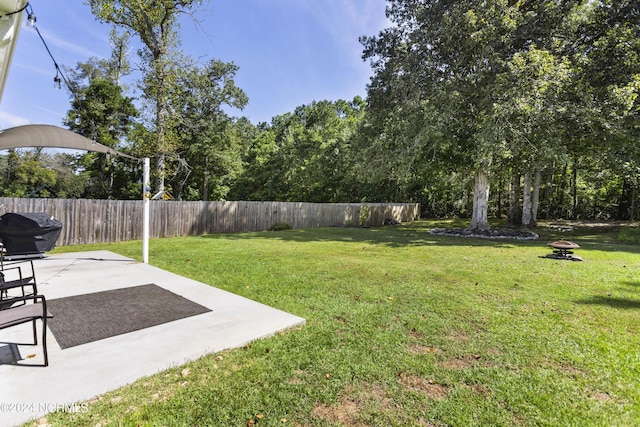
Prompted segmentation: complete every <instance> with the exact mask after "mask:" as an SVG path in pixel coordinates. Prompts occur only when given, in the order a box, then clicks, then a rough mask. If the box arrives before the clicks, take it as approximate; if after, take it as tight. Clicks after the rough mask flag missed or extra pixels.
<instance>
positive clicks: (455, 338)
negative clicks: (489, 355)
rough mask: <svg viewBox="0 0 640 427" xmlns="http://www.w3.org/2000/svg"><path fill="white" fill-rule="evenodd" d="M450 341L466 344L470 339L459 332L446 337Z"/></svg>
mask: <svg viewBox="0 0 640 427" xmlns="http://www.w3.org/2000/svg"><path fill="white" fill-rule="evenodd" d="M448 338H449V339H450V340H451V341H455V342H466V341H469V340H470V339H471V338H469V336H468V335H465V334H463V333H461V332H452V333H451V335H449V337H448Z"/></svg>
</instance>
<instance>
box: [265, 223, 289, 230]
mask: <svg viewBox="0 0 640 427" xmlns="http://www.w3.org/2000/svg"><path fill="white" fill-rule="evenodd" d="M292 228H293V227H292V226H291V224H289V223H288V222H276V223H275V224H273V225H272V226H271V227H270V228H269V231H280V230H291V229H292Z"/></svg>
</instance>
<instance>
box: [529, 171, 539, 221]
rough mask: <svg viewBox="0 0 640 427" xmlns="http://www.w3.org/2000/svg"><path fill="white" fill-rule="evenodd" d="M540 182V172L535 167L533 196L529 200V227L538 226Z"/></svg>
mask: <svg viewBox="0 0 640 427" xmlns="http://www.w3.org/2000/svg"><path fill="white" fill-rule="evenodd" d="M541 180H542V170H541V169H540V166H536V174H535V178H534V179H533V195H532V198H533V199H532V200H531V225H532V226H534V227H535V226H536V225H537V224H538V206H539V205H540V181H541Z"/></svg>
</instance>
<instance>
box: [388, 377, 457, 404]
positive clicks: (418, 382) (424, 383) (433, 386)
mask: <svg viewBox="0 0 640 427" xmlns="http://www.w3.org/2000/svg"><path fill="white" fill-rule="evenodd" d="M398 377H399V378H400V383H401V384H402V386H403V387H405V388H408V389H410V390H414V391H418V392H420V393H423V394H424V395H425V396H427V397H428V398H430V399H433V400H444V399H446V398H447V394H448V393H449V387H447V386H445V385H442V384H438V383H436V382H435V381H433V380H430V379H425V378H422V377H419V376H417V375H412V374H408V373H406V372H401V373H400V374H398Z"/></svg>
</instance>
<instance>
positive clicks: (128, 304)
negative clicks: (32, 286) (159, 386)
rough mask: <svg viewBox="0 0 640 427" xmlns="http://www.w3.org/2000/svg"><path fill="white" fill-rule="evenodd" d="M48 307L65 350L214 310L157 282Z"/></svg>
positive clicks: (56, 302)
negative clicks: (162, 286) (156, 283)
mask: <svg viewBox="0 0 640 427" xmlns="http://www.w3.org/2000/svg"><path fill="white" fill-rule="evenodd" d="M47 309H48V311H49V312H50V313H51V314H52V315H53V318H52V319H49V320H48V321H47V324H48V326H49V329H50V330H51V332H52V333H53V336H54V337H55V338H56V341H58V344H60V347H62V348H63V349H65V348H69V347H74V346H77V345H81V344H86V343H89V342H92V341H98V340H102V339H105V338H109V337H113V336H116V335H121V334H126V333H128V332H133V331H138V330H140V329H144V328H149V327H151V326H156V325H161V324H163V323H167V322H171V321H173V320H178V319H183V318H185V317H190V316H195V315H198V314H203V313H207V312H209V311H211V310H210V309H208V308H206V307H203V306H201V305H199V304H196V303H194V302H193V301H190V300H188V299H186V298H184V297H182V296H180V295H176V294H174V293H173V292H171V291H168V290H166V289H163V288H161V287H159V286H157V285H154V284H149V285H141V286H134V287H131V288H122V289H114V290H110V291H103V292H96V293H91V294H85V295H75V296H71V297H66V298H58V299H52V300H48V301H47Z"/></svg>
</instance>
